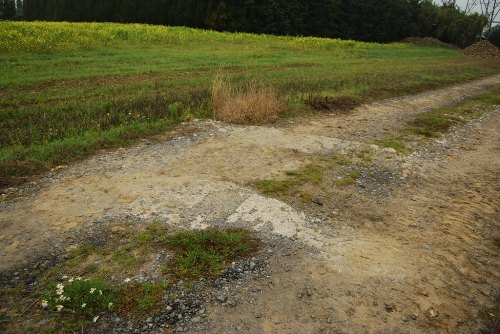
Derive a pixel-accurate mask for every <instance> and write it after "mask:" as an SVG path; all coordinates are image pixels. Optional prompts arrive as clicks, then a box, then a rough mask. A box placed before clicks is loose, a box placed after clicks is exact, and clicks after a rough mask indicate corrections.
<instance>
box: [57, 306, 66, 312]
mask: <svg viewBox="0 0 500 334" xmlns="http://www.w3.org/2000/svg"><path fill="white" fill-rule="evenodd" d="M63 308H64V306H62V305H56V309H57V312H61V310H62V309H63Z"/></svg>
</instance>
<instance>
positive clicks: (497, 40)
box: [488, 25, 500, 48]
mask: <svg viewBox="0 0 500 334" xmlns="http://www.w3.org/2000/svg"><path fill="white" fill-rule="evenodd" d="M488 41H490V42H491V43H492V44H493V45H495V46H496V47H497V48H500V25H498V26H496V27H495V28H493V29H492V30H491V33H490V35H489V36H488Z"/></svg>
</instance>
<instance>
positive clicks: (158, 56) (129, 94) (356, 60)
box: [0, 22, 500, 186]
mask: <svg viewBox="0 0 500 334" xmlns="http://www.w3.org/2000/svg"><path fill="white" fill-rule="evenodd" d="M499 69H500V64H498V62H495V61H488V60H479V59H474V58H470V57H466V56H464V55H462V54H461V53H460V52H459V51H456V50H451V49H444V48H437V47H427V48H417V47H413V46H410V45H406V44H399V43H396V44H391V45H381V44H372V43H360V42H354V41H341V40H332V39H321V38H304V37H300V38H292V37H274V36H266V35H251V34H227V33H217V32H212V31H202V30H195V29H188V28H176V27H159V26H149V25H137V24H134V25H122V24H108V23H106V24H98V23H88V24H87V23H78V24H76V23H43V22H32V23H28V22H0V123H1V125H2V126H1V128H0V186H7V185H12V184H16V183H19V182H22V181H24V180H25V179H26V177H29V176H31V175H34V174H37V173H40V172H43V171H46V170H48V169H50V168H51V167H53V166H55V165H58V164H65V163H68V162H71V161H74V160H76V159H79V158H83V157H85V156H88V155H90V154H92V153H94V152H96V151H97V150H99V149H102V148H111V147H117V146H123V145H127V144H130V143H133V142H134V141H135V140H136V139H138V138H142V137H145V136H151V135H154V134H159V133H162V132H164V131H166V130H168V129H171V128H172V127H173V126H175V124H176V123H178V122H180V121H183V120H189V119H191V118H193V117H197V118H206V117H211V115H212V111H211V105H210V88H211V84H212V82H213V80H214V77H215V76H216V75H217V74H218V73H220V72H222V73H224V74H225V75H227V76H229V77H230V78H231V80H232V82H233V83H234V84H235V85H243V84H246V83H248V82H259V83H260V82H262V83H264V84H265V85H268V86H271V87H273V88H274V89H275V90H277V91H278V92H279V93H280V94H282V95H283V96H285V97H286V98H287V99H288V101H289V107H290V113H289V114H293V113H300V112H301V111H305V110H307V107H306V106H305V104H304V103H303V100H304V98H305V97H307V96H309V95H315V96H330V97H334V98H335V97H346V96H347V97H351V98H353V99H355V100H357V101H359V102H366V101H372V100H375V99H380V98H386V97H391V96H397V95H402V94H407V93H413V92H416V91H421V90H424V89H429V88H434V87H439V86H443V85H447V84H451V83H455V82H460V81H465V80H470V79H474V78H478V77H482V76H486V75H490V74H495V73H498V72H499Z"/></svg>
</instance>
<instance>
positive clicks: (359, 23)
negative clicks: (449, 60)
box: [0, 0, 488, 47]
mask: <svg viewBox="0 0 500 334" xmlns="http://www.w3.org/2000/svg"><path fill="white" fill-rule="evenodd" d="M15 1H16V0H0V13H2V14H0V16H1V15H3V18H7V19H9V17H8V16H6V11H5V10H3V11H2V8H9V15H11V16H12V15H13V14H12V5H13V4H14V2H15ZM17 1H18V2H20V3H21V8H22V9H23V16H24V18H25V19H27V20H48V21H74V22H93V21H95V22H124V23H132V22H135V23H150V24H162V25H183V26H189V27H196V28H205V29H214V30H220V31H232V32H236V31H238V32H252V33H268V34H276V35H291V36H296V35H301V36H319V37H331V38H343V39H354V40H359V41H373V42H382V43H385V42H393V41H398V40H401V39H403V38H405V37H410V36H412V37H435V38H438V39H440V40H442V41H443V42H447V43H451V44H455V45H458V46H460V47H466V46H468V45H470V44H472V43H473V42H475V41H476V40H477V39H478V37H479V36H480V35H481V33H482V31H483V29H484V27H485V26H486V24H487V23H488V21H487V19H486V17H484V16H482V15H479V14H466V13H465V12H464V11H462V10H461V9H459V8H458V7H457V6H456V5H454V3H453V2H450V3H444V4H442V5H436V4H434V3H433V2H432V1H431V0H148V1H144V0H24V1H21V0H17ZM14 8H19V5H18V6H14ZM14 15H15V13H14Z"/></svg>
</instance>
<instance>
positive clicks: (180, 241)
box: [163, 229, 257, 279]
mask: <svg viewBox="0 0 500 334" xmlns="http://www.w3.org/2000/svg"><path fill="white" fill-rule="evenodd" d="M167 244H168V246H169V247H170V249H171V250H172V251H173V253H174V256H173V259H172V260H171V261H170V262H169V263H168V264H167V265H166V266H165V267H164V270H163V271H164V272H166V273H170V274H173V275H174V276H177V277H182V278H187V279H196V278H199V277H202V276H215V275H217V274H219V273H220V272H221V271H222V270H223V269H224V267H225V266H226V265H227V264H228V263H229V262H231V261H233V260H235V259H237V258H240V257H243V256H248V255H249V254H251V253H252V252H253V251H255V250H256V246H257V245H256V243H255V240H254V239H252V238H251V237H250V235H249V234H248V232H246V231H244V230H220V229H207V230H203V231H182V232H177V233H175V234H174V235H172V236H169V237H167Z"/></svg>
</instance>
